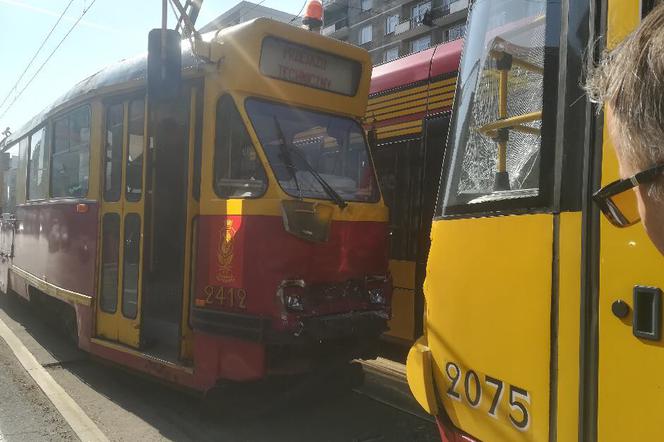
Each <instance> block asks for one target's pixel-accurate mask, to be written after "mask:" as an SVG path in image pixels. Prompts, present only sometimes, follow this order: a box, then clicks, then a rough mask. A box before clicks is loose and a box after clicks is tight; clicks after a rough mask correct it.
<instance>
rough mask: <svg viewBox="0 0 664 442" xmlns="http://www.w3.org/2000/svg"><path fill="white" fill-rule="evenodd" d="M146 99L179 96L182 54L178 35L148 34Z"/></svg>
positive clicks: (172, 32) (156, 31)
mask: <svg viewBox="0 0 664 442" xmlns="http://www.w3.org/2000/svg"><path fill="white" fill-rule="evenodd" d="M147 80H148V98H149V99H150V100H153V101H161V100H170V99H173V98H176V97H178V96H179V95H180V83H181V80H182V52H181V48H180V33H179V32H178V31H175V30H173V29H153V30H151V31H150V33H149V34H148V78H147Z"/></svg>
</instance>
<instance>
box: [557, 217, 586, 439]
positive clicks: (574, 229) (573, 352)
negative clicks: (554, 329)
mask: <svg viewBox="0 0 664 442" xmlns="http://www.w3.org/2000/svg"><path fill="white" fill-rule="evenodd" d="M581 228H582V225H581V212H572V213H569V212H564V213H561V214H560V240H559V251H560V255H559V259H560V261H559V262H560V265H559V280H558V370H557V372H558V407H557V410H558V411H557V413H558V415H557V426H558V440H559V441H565V442H568V441H569V442H572V441H575V440H577V439H578V434H579V333H580V331H581V330H580V328H581V326H580V324H581V318H580V316H579V315H580V306H581V291H580V289H581V244H582V242H581Z"/></svg>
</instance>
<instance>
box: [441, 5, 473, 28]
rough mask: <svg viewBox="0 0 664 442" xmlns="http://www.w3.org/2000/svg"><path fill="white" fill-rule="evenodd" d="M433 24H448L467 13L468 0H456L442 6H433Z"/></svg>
mask: <svg viewBox="0 0 664 442" xmlns="http://www.w3.org/2000/svg"><path fill="white" fill-rule="evenodd" d="M433 12H434V14H433V16H434V19H433V24H434V25H436V26H443V27H444V26H449V25H450V24H452V23H455V22H457V21H459V20H463V19H464V18H465V17H466V16H467V15H468V0H456V1H454V2H452V3H450V4H449V5H444V6H442V8H434V10H433Z"/></svg>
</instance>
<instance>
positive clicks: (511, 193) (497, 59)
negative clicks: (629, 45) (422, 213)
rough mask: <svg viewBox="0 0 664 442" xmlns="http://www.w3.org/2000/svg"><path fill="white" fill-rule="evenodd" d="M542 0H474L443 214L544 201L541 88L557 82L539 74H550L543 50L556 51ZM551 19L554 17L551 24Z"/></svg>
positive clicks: (453, 127) (548, 52) (543, 88)
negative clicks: (496, 0)
mask: <svg viewBox="0 0 664 442" xmlns="http://www.w3.org/2000/svg"><path fill="white" fill-rule="evenodd" d="M547 4H548V2H533V1H529V0H502V1H499V2H494V1H490V0H478V1H477V2H475V3H474V7H473V12H472V14H473V20H471V21H470V22H469V23H470V26H471V29H469V31H468V33H467V35H468V37H467V40H466V46H465V48H466V50H465V51H464V58H463V62H462V66H461V74H460V76H459V82H460V83H459V90H461V91H463V93H462V94H459V95H457V100H456V102H455V106H456V107H455V111H454V117H453V123H452V127H451V131H450V137H449V139H450V147H449V149H450V152H449V155H447V158H448V162H447V164H446V165H445V176H444V184H443V186H444V187H443V189H441V192H439V195H440V196H441V198H442V209H443V215H454V214H460V213H471V212H473V213H474V212H482V211H492V210H499V209H501V208H505V209H508V208H524V207H526V208H527V207H536V206H538V205H541V204H543V201H544V199H543V198H544V190H545V189H546V188H544V187H543V186H542V185H543V183H544V181H543V180H544V177H545V176H548V175H546V174H542V175H541V174H540V164H541V163H546V161H545V160H546V159H544V160H542V161H540V160H541V159H542V155H546V156H547V157H548V156H549V154H550V153H549V152H548V151H544V150H543V149H542V128H543V125H542V111H543V106H544V90H545V88H547V93H550V89H549V88H551V87H553V88H555V87H556V86H555V82H553V81H552V82H545V75H554V74H555V75H557V73H555V72H553V71H552V70H549V71H547V69H546V65H547V63H548V57H545V54H552V55H551V56H553V55H555V54H556V53H557V52H556V51H553V50H549V49H551V48H552V47H554V46H555V45H556V44H557V42H558V38H557V37H556V35H554V34H556V32H548V33H547V24H548V22H549V20H547V16H546V12H547ZM497 11H500V13H497ZM557 26H558V25H557V22H556V18H555V17H554V19H553V20H551V29H554V30H555V29H556V27H557ZM547 72H549V74H547ZM549 101H550V100H549ZM505 104H506V106H505ZM510 120H511V121H510ZM512 121H513V122H512ZM543 171H544V170H543ZM544 172H545V171H544Z"/></svg>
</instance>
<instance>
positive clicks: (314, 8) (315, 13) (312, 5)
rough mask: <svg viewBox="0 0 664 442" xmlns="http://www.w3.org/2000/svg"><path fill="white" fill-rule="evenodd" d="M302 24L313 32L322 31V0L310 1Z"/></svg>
mask: <svg viewBox="0 0 664 442" xmlns="http://www.w3.org/2000/svg"><path fill="white" fill-rule="evenodd" d="M302 23H303V24H304V25H306V26H307V27H308V28H309V30H311V31H320V28H321V26H323V3H322V2H321V1H320V0H309V2H308V3H307V7H306V9H305V13H304V18H303V19H302Z"/></svg>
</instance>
